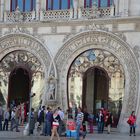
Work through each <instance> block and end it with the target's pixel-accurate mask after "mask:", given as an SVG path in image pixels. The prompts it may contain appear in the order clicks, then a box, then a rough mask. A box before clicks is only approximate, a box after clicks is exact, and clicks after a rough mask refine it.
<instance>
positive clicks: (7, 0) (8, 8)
mask: <svg viewBox="0 0 140 140" xmlns="http://www.w3.org/2000/svg"><path fill="white" fill-rule="evenodd" d="M4 4H5V10H6V11H10V7H11V3H10V0H5V2H4Z"/></svg>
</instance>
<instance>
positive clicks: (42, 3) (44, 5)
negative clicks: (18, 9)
mask: <svg viewBox="0 0 140 140" xmlns="http://www.w3.org/2000/svg"><path fill="white" fill-rule="evenodd" d="M40 6H41V7H40V10H41V11H43V10H46V0H41V3H40Z"/></svg>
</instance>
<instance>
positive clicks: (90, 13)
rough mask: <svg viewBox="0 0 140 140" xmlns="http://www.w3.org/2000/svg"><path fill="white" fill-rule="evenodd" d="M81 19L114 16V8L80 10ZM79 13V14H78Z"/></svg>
mask: <svg viewBox="0 0 140 140" xmlns="http://www.w3.org/2000/svg"><path fill="white" fill-rule="evenodd" d="M80 10H81V11H80V12H81V17H82V18H101V17H102V18H103V17H111V16H114V7H104V8H97V7H92V8H81V9H80ZM80 12H79V13H80Z"/></svg>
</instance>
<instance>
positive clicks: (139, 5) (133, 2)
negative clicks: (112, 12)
mask: <svg viewBox="0 0 140 140" xmlns="http://www.w3.org/2000/svg"><path fill="white" fill-rule="evenodd" d="M129 15H130V16H140V0H130V1H129Z"/></svg>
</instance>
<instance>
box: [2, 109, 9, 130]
mask: <svg viewBox="0 0 140 140" xmlns="http://www.w3.org/2000/svg"><path fill="white" fill-rule="evenodd" d="M9 111H10V109H9V108H7V110H6V111H5V112H4V124H3V131H4V130H5V127H6V131H8V122H9V118H10V113H9Z"/></svg>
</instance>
